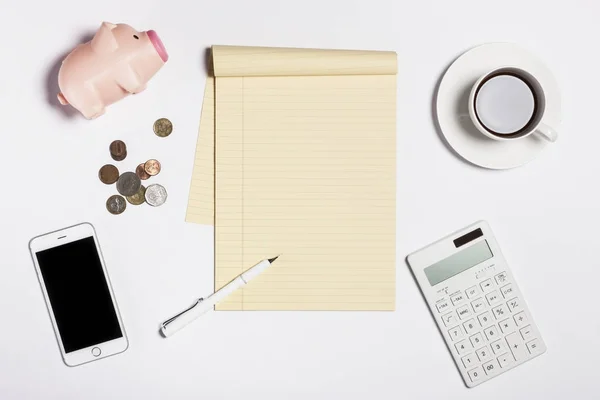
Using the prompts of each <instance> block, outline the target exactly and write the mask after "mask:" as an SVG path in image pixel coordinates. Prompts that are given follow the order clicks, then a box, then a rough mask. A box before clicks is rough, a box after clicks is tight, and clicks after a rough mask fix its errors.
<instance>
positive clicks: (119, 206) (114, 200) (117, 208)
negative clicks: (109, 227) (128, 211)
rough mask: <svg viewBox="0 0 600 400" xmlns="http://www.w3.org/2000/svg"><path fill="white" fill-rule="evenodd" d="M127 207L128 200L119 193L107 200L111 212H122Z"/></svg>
mask: <svg viewBox="0 0 600 400" xmlns="http://www.w3.org/2000/svg"><path fill="white" fill-rule="evenodd" d="M125 208H127V202H126V201H125V199H124V198H123V197H122V196H119V195H118V194H115V195H113V196H110V197H109V198H108V200H106V209H107V210H108V212H109V213H111V214H114V215H118V214H121V213H122V212H123V211H125Z"/></svg>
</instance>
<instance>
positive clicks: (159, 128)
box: [154, 118, 173, 137]
mask: <svg viewBox="0 0 600 400" xmlns="http://www.w3.org/2000/svg"><path fill="white" fill-rule="evenodd" d="M171 132H173V124H172V123H171V121H169V120H168V119H167V118H159V119H157V120H156V122H154V133H155V134H156V136H160V137H167V136H169V135H170V134H171Z"/></svg>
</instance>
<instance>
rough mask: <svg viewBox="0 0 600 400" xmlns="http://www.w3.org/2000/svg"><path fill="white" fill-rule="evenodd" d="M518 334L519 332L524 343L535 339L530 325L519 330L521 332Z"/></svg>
mask: <svg viewBox="0 0 600 400" xmlns="http://www.w3.org/2000/svg"><path fill="white" fill-rule="evenodd" d="M519 332H521V336H522V337H523V340H524V341H526V342H527V341H529V340H531V339H533V338H534V337H535V335H534V334H533V329H532V328H531V325H527V326H526V327H525V328H521V330H520V331H519Z"/></svg>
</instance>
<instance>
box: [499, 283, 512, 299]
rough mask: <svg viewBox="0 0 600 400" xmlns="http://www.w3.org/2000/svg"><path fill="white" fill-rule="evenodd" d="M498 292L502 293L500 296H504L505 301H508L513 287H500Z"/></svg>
mask: <svg viewBox="0 0 600 400" xmlns="http://www.w3.org/2000/svg"><path fill="white" fill-rule="evenodd" d="M500 291H501V292H502V296H504V298H505V299H508V298H509V297H510V296H511V295H513V294H514V293H513V286H512V283H509V284H508V285H505V286H502V287H501V288H500Z"/></svg>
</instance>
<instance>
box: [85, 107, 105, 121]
mask: <svg viewBox="0 0 600 400" xmlns="http://www.w3.org/2000/svg"><path fill="white" fill-rule="evenodd" d="M105 111H106V108H105V107H102V108H101V109H95V110H94V111H92V112H93V114H89V116H88V115H86V114H83V116H84V117H86V118H87V119H94V118H98V117H99V116H101V115H102V114H104V112H105Z"/></svg>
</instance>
